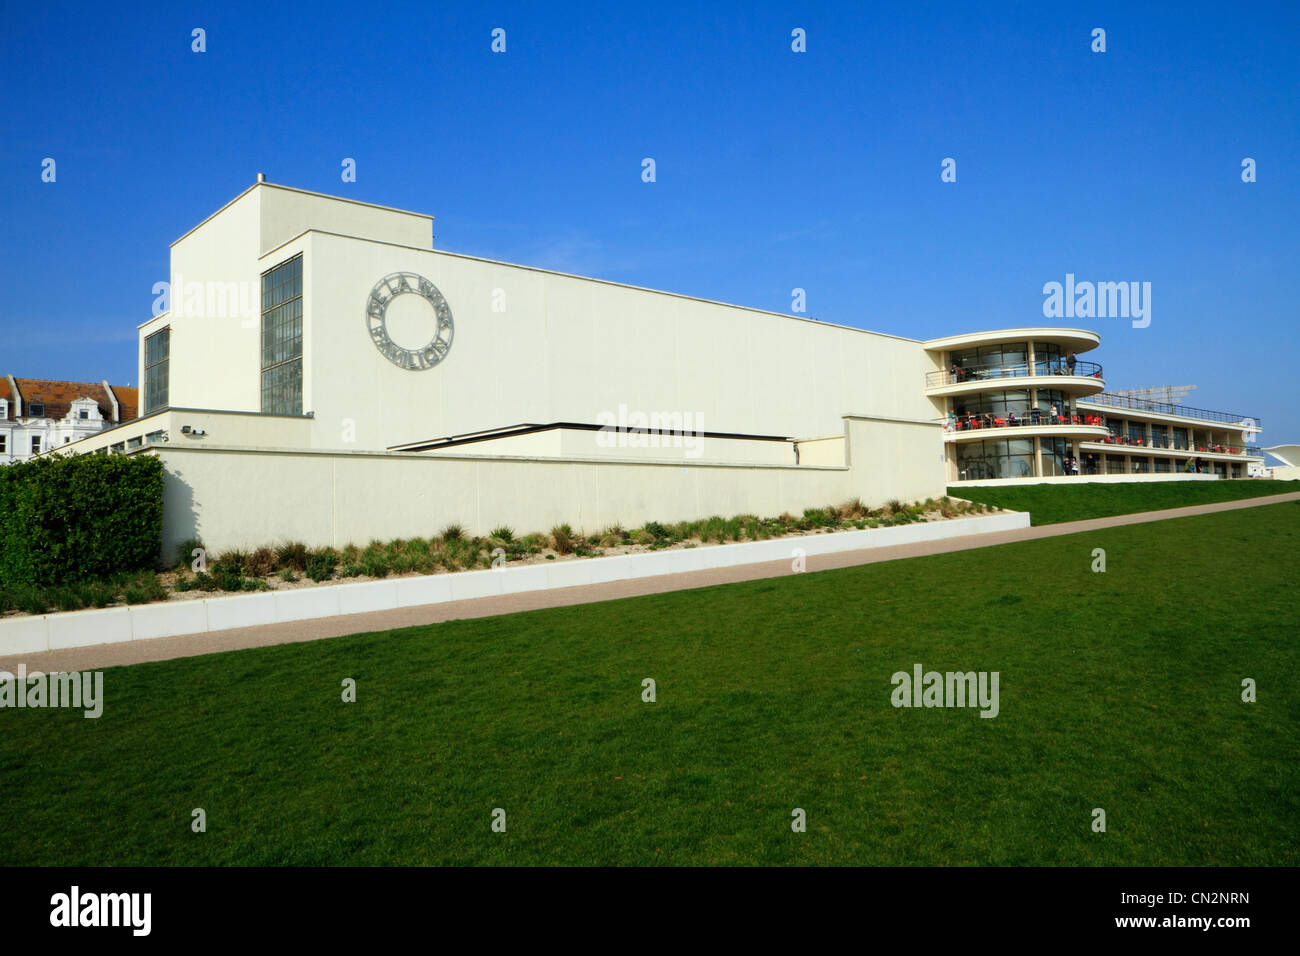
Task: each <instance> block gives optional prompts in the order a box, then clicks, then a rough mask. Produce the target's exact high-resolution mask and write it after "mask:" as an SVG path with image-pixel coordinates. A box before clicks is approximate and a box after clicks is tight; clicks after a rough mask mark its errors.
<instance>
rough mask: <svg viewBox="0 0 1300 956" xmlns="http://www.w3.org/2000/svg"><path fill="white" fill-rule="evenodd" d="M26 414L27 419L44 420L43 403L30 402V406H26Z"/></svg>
mask: <svg viewBox="0 0 1300 956" xmlns="http://www.w3.org/2000/svg"><path fill="white" fill-rule="evenodd" d="M27 413H28V417H29V418H44V417H45V403H44V402H32V403H30V404H29V405H28V406H27Z"/></svg>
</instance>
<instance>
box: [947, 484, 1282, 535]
mask: <svg viewBox="0 0 1300 956" xmlns="http://www.w3.org/2000/svg"><path fill="white" fill-rule="evenodd" d="M1292 491H1300V483H1296V482H1290V481H1270V480H1268V479H1263V478H1251V479H1239V480H1235V481H1133V482H1123V483H1118V484H1102V483H1100V482H1081V483H1079V484H1077V485H1013V486H1011V487H1005V488H1000V487H994V486H988V485H980V486H976V487H970V488H949V489H948V494H950V495H952V496H953V497H955V498H966V499H967V500H969V501H981V502H983V503H985V504H989V505H993V506H994V507H997V508H1007V509H1010V510H1011V511H1028V512H1029V514H1030V519H1031V523H1033V524H1036V525H1040V524H1057V523H1059V522H1062V521H1082V520H1084V519H1086V518H1107V517H1110V516H1111V515H1128V514H1136V513H1137V512H1139V511H1161V510H1163V509H1165V508H1187V507H1191V506H1192V505H1208V504H1215V503H1216V502H1220V501H1238V500H1240V499H1242V498H1258V497H1261V496H1264V495H1284V494H1286V493H1288V492H1292Z"/></svg>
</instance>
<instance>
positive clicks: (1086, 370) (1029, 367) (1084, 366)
mask: <svg viewBox="0 0 1300 956" xmlns="http://www.w3.org/2000/svg"><path fill="white" fill-rule="evenodd" d="M1044 375H1074V376H1077V377H1082V378H1101V366H1100V365H1098V364H1097V363H1096V362H1078V361H1076V362H1075V363H1074V365H1073V366H1071V365H1070V363H1069V362H1068V361H1067V360H1065V359H1061V360H1057V359H1052V360H1051V361H1042V362H1034V363H1033V364H1030V363H1028V362H1021V363H1020V364H1019V365H973V366H970V367H968V368H955V369H940V370H939V371H937V372H927V373H926V375H925V387H926V388H935V387H937V386H940V385H961V384H963V383H965V382H984V381H996V380H998V379H1004V378H1031V377H1035V376H1044Z"/></svg>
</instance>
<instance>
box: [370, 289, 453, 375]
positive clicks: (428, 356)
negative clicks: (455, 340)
mask: <svg viewBox="0 0 1300 956" xmlns="http://www.w3.org/2000/svg"><path fill="white" fill-rule="evenodd" d="M399 295H418V296H419V297H420V298H422V299H424V301H425V302H428V303H429V305H430V306H432V307H433V314H434V316H435V318H436V319H437V327H436V328H435V330H434V333H433V338H432V339H430V340H429V343H428V344H427V345H422V346H420V347H419V348H414V349H408V348H403V347H402V346H400V345H398V344H397V343H396V342H394V341H393V339H392V336H390V335H389V334H388V326H387V324H386V322H385V316H386V315H387V312H388V305H389V303H391V302H392V301H393V300H394V299H396V298H397V297H398V296H399ZM366 327H367V329H368V330H369V332H370V340H371V341H372V342H374V343H375V348H377V349H378V350H379V354H380V355H382V356H383V357H384V358H386V359H388V361H390V362H392V363H393V364H394V365H396V366H397V367H398V368H404V369H409V370H411V371H413V372H418V371H421V370H423V369H427V368H433V367H434V366H435V365H437V364H438V363H439V362H441V361H442V360H443V359H445V358H446V357H447V353H448V352H450V351H451V339H452V332H453V329H454V327H453V323H452V318H451V307H450V306H449V305H447V300H446V299H445V298H444V297H443V294H442V293H441V292H439V291H438V287H437V286H436V285H434V284H433V283H432V282H430V281H429V280H428V279H426V278H425V277H424V276H421V275H416V274H415V273H414V272H394V273H393V274H392V275H386V276H384V277H383V278H382V279H380V280H379V281H378V282H376V283H375V287H374V288H373V289H371V290H370V298H369V299H367V300H366Z"/></svg>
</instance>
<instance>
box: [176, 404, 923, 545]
mask: <svg viewBox="0 0 1300 956" xmlns="http://www.w3.org/2000/svg"><path fill="white" fill-rule="evenodd" d="M848 431H849V437H848V444H849V448H850V458H851V459H852V460H854V461H855V462H856V464H855V465H854V466H853V467H838V468H818V467H796V466H793V465H760V464H752V465H751V464H737V465H722V464H707V463H701V464H697V463H690V464H678V463H649V462H636V461H627V462H617V461H600V460H593V461H586V460H581V459H535V458H481V457H480V458H474V457H451V456H450V455H436V456H435V455H415V454H403V453H388V454H379V453H338V452H324V451H272V450H240V449H233V448H219V447H217V446H215V445H207V446H200V445H196V444H193V443H185V444H182V443H177V442H176V441H175V440H173V442H172V443H170V444H167V445H159V446H154V447H153V449H152V450H153V452H154V453H156V454H159V455H160V456H161V457H162V458H163V461H164V463H165V465H166V470H167V481H166V491H165V500H164V513H165V518H164V524H165V530H164V549H165V550H164V553H165V554H167V555H171V554H172V552H173V551H174V550H175V546H176V545H177V544H178V543H179V542H181V541H184V540H186V539H188V538H192V537H196V538H199V539H201V540H202V541H203V542H204V543H205V544H206V545H207V546H208V547H209V548H212V549H215V550H222V549H225V548H229V547H256V546H259V545H265V544H273V543H276V542H280V541H287V540H301V541H304V542H306V543H307V544H309V545H312V546H325V545H332V546H335V547H339V546H342V545H345V544H348V543H354V544H365V543H366V542H368V541H370V540H371V539H372V538H379V539H381V540H384V539H391V538H404V537H411V536H412V535H420V536H429V535H433V534H436V533H437V532H438V531H439V530H441V529H442V528H443V527H444V526H445V525H446V524H448V523H449V522H453V521H454V522H458V523H460V524H462V525H463V526H464V527H465V528H466V530H467V531H469V532H470V533H474V534H486V533H487V532H488V531H490V530H491V529H492V528H493V527H496V526H497V525H501V524H506V525H509V526H511V527H512V528H514V529H515V530H516V531H518V532H520V533H526V532H532V531H548V530H549V529H550V528H551V526H552V525H555V524H559V523H563V522H567V523H569V524H571V525H572V526H573V527H574V528H575V529H584V530H586V531H589V532H590V531H596V530H599V529H603V528H605V527H608V526H610V525H613V524H616V523H618V524H622V525H624V526H625V527H635V526H639V525H641V524H644V523H645V522H646V521H650V520H658V521H682V520H690V519H697V518H705V517H709V516H710V515H715V514H716V515H724V516H731V515H737V514H756V515H760V516H770V515H777V514H780V513H782V512H784V511H790V512H793V513H795V514H798V513H801V512H802V511H803V509H804V508H811V507H821V506H824V505H828V504H840V503H842V502H844V501H847V500H848V499H850V498H854V497H859V498H861V499H862V500H863V501H864V502H867V503H868V504H872V505H879V504H883V503H884V502H885V501H887V500H888V499H890V498H902V499H905V500H908V501H911V500H915V499H924V498H927V497H937V496H940V495H942V494H943V493H944V488H943V480H942V470H941V469H938V468H934V467H929V461H928V459H930V458H932V457H934V456H937V455H938V454H939V448H940V437H939V429H938V427H936V426H930V425H907V424H891V423H886V422H872V421H862V420H857V419H852V420H850V421H849V422H848Z"/></svg>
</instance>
